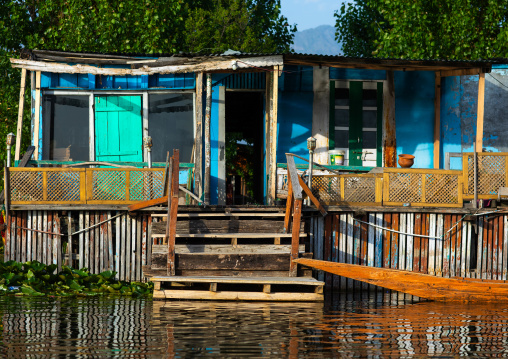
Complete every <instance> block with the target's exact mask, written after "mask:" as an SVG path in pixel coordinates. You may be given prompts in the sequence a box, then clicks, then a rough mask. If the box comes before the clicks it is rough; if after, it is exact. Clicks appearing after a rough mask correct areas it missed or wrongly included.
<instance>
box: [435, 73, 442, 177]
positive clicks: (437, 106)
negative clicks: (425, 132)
mask: <svg viewBox="0 0 508 359" xmlns="http://www.w3.org/2000/svg"><path fill="white" fill-rule="evenodd" d="M440 152H441V74H440V73H439V71H436V72H435V76H434V168H436V169H438V168H439V166H440Z"/></svg>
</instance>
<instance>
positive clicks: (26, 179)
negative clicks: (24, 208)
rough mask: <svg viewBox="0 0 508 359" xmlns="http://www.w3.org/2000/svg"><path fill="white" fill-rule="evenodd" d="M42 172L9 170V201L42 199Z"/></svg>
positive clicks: (35, 200)
mask: <svg viewBox="0 0 508 359" xmlns="http://www.w3.org/2000/svg"><path fill="white" fill-rule="evenodd" d="M42 176H43V174H42V172H34V171H10V177H9V178H10V188H11V197H10V200H11V202H15V201H19V202H27V201H30V202H31V201H33V202H38V201H43V200H44V192H43V188H42Z"/></svg>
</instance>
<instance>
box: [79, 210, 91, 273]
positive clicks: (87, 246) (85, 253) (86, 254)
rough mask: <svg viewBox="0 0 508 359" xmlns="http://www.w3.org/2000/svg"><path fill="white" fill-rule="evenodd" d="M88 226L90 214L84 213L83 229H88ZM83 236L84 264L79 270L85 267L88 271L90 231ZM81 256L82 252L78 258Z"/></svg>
mask: <svg viewBox="0 0 508 359" xmlns="http://www.w3.org/2000/svg"><path fill="white" fill-rule="evenodd" d="M89 224H90V212H89V211H86V212H85V218H84V226H83V228H88V226H89ZM83 234H84V236H85V239H84V242H85V243H84V244H85V247H84V257H85V258H84V263H83V264H82V265H81V268H83V267H86V268H88V269H91V267H90V231H86V232H84V233H83ZM81 255H83V252H82V253H80V257H81Z"/></svg>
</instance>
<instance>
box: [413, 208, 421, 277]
mask: <svg viewBox="0 0 508 359" xmlns="http://www.w3.org/2000/svg"><path fill="white" fill-rule="evenodd" d="M414 233H415V234H422V214H421V213H416V214H415V222H414ZM421 238H422V237H418V236H415V237H414V240H413V250H414V259H413V271H414V272H420V270H421Z"/></svg>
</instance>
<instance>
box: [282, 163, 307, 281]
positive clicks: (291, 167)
mask: <svg viewBox="0 0 508 359" xmlns="http://www.w3.org/2000/svg"><path fill="white" fill-rule="evenodd" d="M286 159H287V163H288V181H291V182H290V183H291V187H292V194H293V198H294V201H295V202H294V214H293V230H292V232H291V233H292V236H291V261H290V264H289V276H290V277H296V274H297V264H296V263H295V262H293V260H295V259H297V258H298V248H299V246H300V221H301V217H302V204H303V203H302V202H303V201H302V199H303V196H302V187H301V186H300V181H299V180H298V173H297V172H296V165H295V159H294V158H293V156H292V155H289V154H286ZM288 196H289V193H288ZM286 215H287V214H286ZM288 229H289V227H288Z"/></svg>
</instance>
